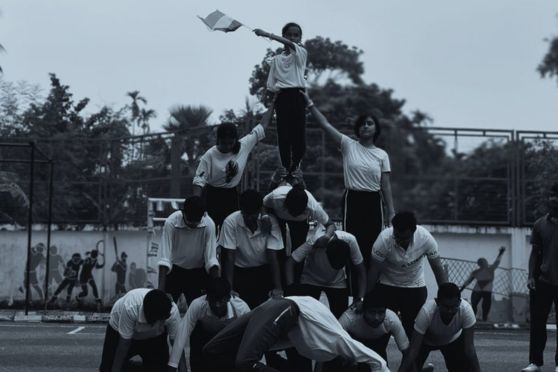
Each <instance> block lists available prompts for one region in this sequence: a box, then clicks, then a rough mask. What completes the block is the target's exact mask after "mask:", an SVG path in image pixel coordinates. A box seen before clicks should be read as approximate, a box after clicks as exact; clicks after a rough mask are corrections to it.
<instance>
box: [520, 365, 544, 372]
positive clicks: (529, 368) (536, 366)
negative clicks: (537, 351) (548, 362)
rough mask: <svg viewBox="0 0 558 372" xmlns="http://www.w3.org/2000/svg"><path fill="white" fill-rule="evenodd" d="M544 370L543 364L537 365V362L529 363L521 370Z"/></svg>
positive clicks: (528, 371)
mask: <svg viewBox="0 0 558 372" xmlns="http://www.w3.org/2000/svg"><path fill="white" fill-rule="evenodd" d="M540 371H542V368H541V366H538V365H536V364H535V363H529V365H528V366H527V367H525V368H523V369H522V370H521V372H540Z"/></svg>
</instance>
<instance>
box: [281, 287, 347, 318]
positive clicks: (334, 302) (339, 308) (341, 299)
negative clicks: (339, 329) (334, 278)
mask: <svg viewBox="0 0 558 372" xmlns="http://www.w3.org/2000/svg"><path fill="white" fill-rule="evenodd" d="M292 291H293V293H294V294H293V296H311V297H314V298H315V299H316V300H319V299H320V295H321V294H322V291H324V292H325V294H326V296H327V302H328V303H329V310H330V311H331V313H332V314H333V315H335V317H336V318H337V319H339V317H340V316H341V315H342V314H343V313H344V312H345V310H347V308H348V307H349V290H348V289H347V288H329V287H321V286H316V285H311V284H299V285H296V286H295V287H294V289H293V290H292ZM289 295H290V294H289Z"/></svg>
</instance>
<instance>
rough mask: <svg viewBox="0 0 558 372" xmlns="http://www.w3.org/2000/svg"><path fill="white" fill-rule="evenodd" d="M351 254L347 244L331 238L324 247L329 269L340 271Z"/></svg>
mask: <svg viewBox="0 0 558 372" xmlns="http://www.w3.org/2000/svg"><path fill="white" fill-rule="evenodd" d="M350 254H351V247H350V246H349V244H348V243H347V242H346V241H344V240H341V239H337V238H333V239H331V240H330V241H329V242H328V243H327V246H326V255H327V259H328V261H329V264H330V265H331V267H333V268H334V269H337V270H341V269H342V268H343V267H344V266H345V264H346V263H347V261H348V260H349V256H350Z"/></svg>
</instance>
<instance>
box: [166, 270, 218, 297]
mask: <svg viewBox="0 0 558 372" xmlns="http://www.w3.org/2000/svg"><path fill="white" fill-rule="evenodd" d="M207 278H208V275H207V273H206V271H205V269H204V268H199V269H183V268H182V267H180V266H176V265H172V270H171V272H170V273H168V274H167V281H166V283H165V291H166V292H167V293H170V294H171V295H172V298H173V300H174V302H176V301H178V298H179V297H180V295H181V294H182V293H184V297H186V302H187V303H188V305H190V303H192V301H193V300H194V299H196V298H198V297H200V296H201V295H202V294H203V290H204V289H205V286H206V283H207Z"/></svg>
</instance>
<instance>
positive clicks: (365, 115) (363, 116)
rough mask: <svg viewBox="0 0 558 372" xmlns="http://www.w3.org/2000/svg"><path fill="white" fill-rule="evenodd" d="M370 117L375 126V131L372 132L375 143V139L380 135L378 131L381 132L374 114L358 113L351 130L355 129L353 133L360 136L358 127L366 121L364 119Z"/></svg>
mask: <svg viewBox="0 0 558 372" xmlns="http://www.w3.org/2000/svg"><path fill="white" fill-rule="evenodd" d="M368 118H371V119H372V121H374V127H375V128H376V131H375V132H374V138H373V140H374V143H376V140H377V139H378V137H380V133H382V126H381V125H380V120H379V119H378V117H376V115H374V114H362V115H359V117H358V118H357V119H356V120H355V125H354V126H353V130H354V131H355V135H356V136H357V137H358V138H360V135H359V133H358V132H359V131H360V127H362V126H363V125H364V123H365V122H366V119H368Z"/></svg>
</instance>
